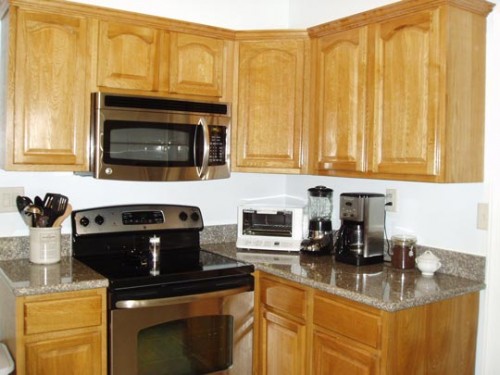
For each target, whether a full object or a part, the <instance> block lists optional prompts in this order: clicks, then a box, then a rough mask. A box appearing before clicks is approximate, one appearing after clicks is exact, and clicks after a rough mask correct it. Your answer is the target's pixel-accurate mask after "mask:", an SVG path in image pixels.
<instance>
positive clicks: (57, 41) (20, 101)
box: [6, 9, 90, 170]
mask: <svg viewBox="0 0 500 375" xmlns="http://www.w3.org/2000/svg"><path fill="white" fill-rule="evenodd" d="M11 12H12V14H11V15H10V17H11V22H12V21H13V22H15V23H14V24H11V29H10V34H9V35H11V38H10V41H9V46H10V48H9V57H8V59H9V60H8V68H9V72H8V77H9V80H10V82H11V86H9V89H8V94H7V95H9V96H12V98H14V97H15V100H10V99H7V101H8V102H7V103H8V104H7V108H6V110H7V112H9V114H8V115H7V120H9V121H12V122H8V123H7V124H6V126H7V130H6V137H9V136H10V135H12V139H11V141H7V156H6V169H28V170H29V169H37V168H39V169H50V168H55V169H61V170H85V169H88V162H87V156H88V150H87V148H88V147H87V144H88V129H89V124H88V120H89V117H90V113H89V104H90V98H87V95H86V94H87V92H88V89H87V85H88V80H87V75H88V69H89V61H88V54H87V48H88V42H89V39H88V38H89V30H88V23H87V20H86V18H85V17H82V16H74V15H68V14H64V13H57V14H56V13H50V12H47V13H41V12H38V11H31V10H23V9H20V10H19V11H17V10H16V9H13V10H11Z"/></svg>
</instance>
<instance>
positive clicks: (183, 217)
mask: <svg viewBox="0 0 500 375" xmlns="http://www.w3.org/2000/svg"><path fill="white" fill-rule="evenodd" d="M179 219H181V221H186V220H187V219H188V214H187V213H185V212H184V211H182V212H181V213H180V214H179Z"/></svg>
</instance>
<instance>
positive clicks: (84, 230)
mask: <svg viewBox="0 0 500 375" xmlns="http://www.w3.org/2000/svg"><path fill="white" fill-rule="evenodd" d="M71 225H72V229H73V235H76V236H81V235H93V234H103V233H118V232H135V231H137V232H141V231H148V230H152V231H155V230H156V231H159V230H182V229H193V230H200V231H201V230H202V229H203V218H202V216H201V211H200V209H199V208H198V207H195V206H179V205H123V206H108V207H97V208H90V209H84V210H75V211H73V212H72V214H71Z"/></svg>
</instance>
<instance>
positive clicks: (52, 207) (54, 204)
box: [43, 193, 68, 227]
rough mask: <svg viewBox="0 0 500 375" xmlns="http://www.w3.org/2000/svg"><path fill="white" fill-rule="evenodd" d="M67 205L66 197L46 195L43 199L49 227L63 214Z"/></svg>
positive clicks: (53, 194)
mask: <svg viewBox="0 0 500 375" xmlns="http://www.w3.org/2000/svg"><path fill="white" fill-rule="evenodd" d="M67 205H68V197H66V196H65V195H62V194H55V193H47V194H45V198H44V199H43V208H44V212H45V215H47V216H48V217H49V223H48V224H49V227H51V226H53V224H54V222H55V221H56V219H57V218H58V217H59V216H61V215H63V214H64V211H66V206H67Z"/></svg>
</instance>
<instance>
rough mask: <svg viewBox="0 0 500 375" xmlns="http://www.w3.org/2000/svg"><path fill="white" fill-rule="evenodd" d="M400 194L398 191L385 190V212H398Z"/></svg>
mask: <svg viewBox="0 0 500 375" xmlns="http://www.w3.org/2000/svg"><path fill="white" fill-rule="evenodd" d="M397 208H398V192H397V190H396V189H386V190H385V210H386V211H387V212H397Z"/></svg>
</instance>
